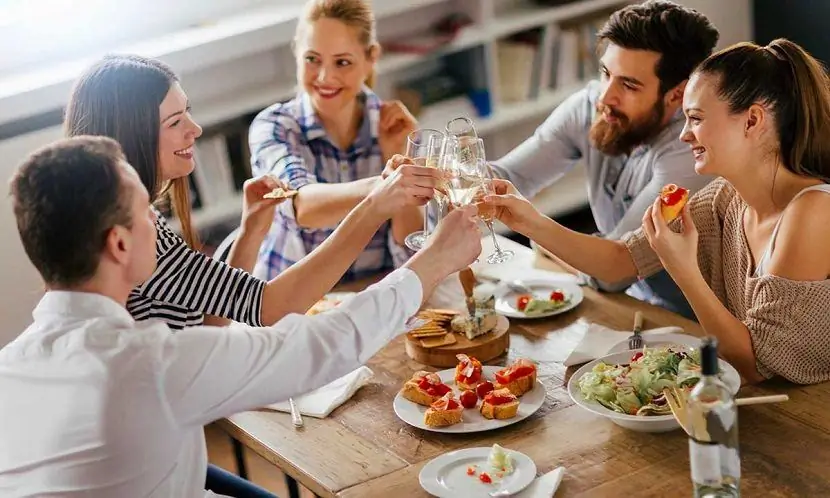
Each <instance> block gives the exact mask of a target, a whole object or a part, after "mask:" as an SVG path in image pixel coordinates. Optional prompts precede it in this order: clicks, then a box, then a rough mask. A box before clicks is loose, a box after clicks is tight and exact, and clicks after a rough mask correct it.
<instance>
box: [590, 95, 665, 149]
mask: <svg viewBox="0 0 830 498" xmlns="http://www.w3.org/2000/svg"><path fill="white" fill-rule="evenodd" d="M665 109H666V106H665V104H664V103H663V99H659V98H658V99H657V102H655V104H654V106H653V107H652V108H651V111H650V112H649V113H648V115H647V116H645V117H644V118H642V119H640V120H638V121H635V122H632V121H631V120H630V119H629V117H628V116H626V115H625V114H622V113H621V112H619V111H616V110H614V109H613V108H610V107H608V106H606V105H604V104H600V103H597V116H596V118H595V119H594V123H593V124H592V125H591V131H590V134H589V136H590V138H591V143H593V144H594V147H596V149H597V150H599V151H600V152H602V153H603V154H606V155H609V156H619V155H622V154H629V153H631V150H632V149H634V147H636V146H638V145H640V144H643V143H645V142H647V141H648V140H650V139H651V138H653V137H654V136H655V135H657V134H658V133H660V131H661V130H662V129H663V113H664V112H665ZM603 112H605V113H607V114H610V115H611V116H613V117H615V118H617V122H616V123H609V122H607V121H606V120H605V119H604V118H603V117H602V115H603Z"/></svg>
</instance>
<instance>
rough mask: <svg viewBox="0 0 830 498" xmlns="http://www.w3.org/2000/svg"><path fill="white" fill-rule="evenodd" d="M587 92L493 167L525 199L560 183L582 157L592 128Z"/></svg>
mask: <svg viewBox="0 0 830 498" xmlns="http://www.w3.org/2000/svg"><path fill="white" fill-rule="evenodd" d="M590 119H591V116H590V102H589V98H588V89H587V88H586V89H583V90H580V91H579V92H577V93H575V94H573V95H571V96H570V97H569V98H568V99H566V100H565V101H564V102H562V104H560V105H559V106H558V107H557V108H556V109H554V111H553V112H552V113H551V115H550V116H548V118H547V119H546V120H545V121H544V123H542V124H541V125H540V126H539V127H538V128H537V129H536V132H535V133H534V134H533V135H532V136H530V137H529V138H528V139H527V140H525V141H524V142H522V143H521V144H519V146H518V147H516V148H515V149H513V150H511V151H510V152H508V153H507V155H505V156H504V157H502V158H501V159H498V160H497V161H494V162H493V163H492V164H491V165H490V166H491V168H492V170H493V172H494V174H495V176H498V177H499V178H504V179H507V180H510V182H511V183H513V184H514V185H515V186H516V188H517V189H518V190H519V192H521V193H522V195H524V196H525V197H528V198H532V197H533V196H535V195H536V194H537V193H539V192H540V191H541V190H542V189H544V188H545V187H547V186H549V185H551V184H553V183H554V182H556V181H557V180H559V179H560V178H561V177H562V176H563V175H565V173H567V172H568V171H570V170H571V169H572V168H573V167H574V165H575V164H576V162H577V161H578V160H579V159H580V158H581V157H582V151H581V150H580V148H579V144H580V143H581V142H582V141H584V140H586V139H587V130H588V126H589V125H590Z"/></svg>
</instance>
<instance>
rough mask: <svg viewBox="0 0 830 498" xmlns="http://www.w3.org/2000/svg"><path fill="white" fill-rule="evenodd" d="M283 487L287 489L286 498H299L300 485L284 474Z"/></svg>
mask: <svg viewBox="0 0 830 498" xmlns="http://www.w3.org/2000/svg"><path fill="white" fill-rule="evenodd" d="M285 485H286V487H288V498H300V485H299V484H297V480H296V479H294V478H293V477H291V476H289V475H288V474H285Z"/></svg>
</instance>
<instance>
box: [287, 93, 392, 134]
mask: <svg viewBox="0 0 830 498" xmlns="http://www.w3.org/2000/svg"><path fill="white" fill-rule="evenodd" d="M358 98H359V99H362V100H363V102H364V104H363V123H362V124H361V125H360V130H359V131H358V134H357V139H356V140H355V144H354V145H355V147H357V148H360V147H364V146H371V145H372V144H373V143H374V142H375V141H377V138H378V125H379V122H380V98H379V97H378V96H377V95H376V94H375V92H373V91H372V90H371V89H370V88H369V87H367V86H366V85H364V86H363V88H361V91H360V93H359V94H358ZM300 127H301V128H302V131H303V133H304V134H305V137H306V140H308V141H312V140H317V139H321V138H326V129H325V128H323V124H322V123H321V122H320V119H319V118H318V117H317V113H316V112H315V111H314V106H313V105H312V103H311V97H310V96H309V95H308V93H307V92H301V93H300Z"/></svg>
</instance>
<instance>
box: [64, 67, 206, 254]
mask: <svg viewBox="0 0 830 498" xmlns="http://www.w3.org/2000/svg"><path fill="white" fill-rule="evenodd" d="M177 81H178V77H177V76H176V74H175V73H174V72H173V70H172V69H170V67H168V66H167V65H166V64H164V63H162V62H160V61H157V60H154V59H149V58H146V57H141V56H137V55H108V56H106V57H104V58H103V59H101V60H100V61H98V62H97V63H95V64H94V65H93V66H92V67H90V68H89V69H87V70H86V71H85V72H84V73H83V74H82V75H81V77H80V78H79V79H78V80H77V81H76V82H75V85H74V87H73V89H72V94H71V95H70V97H69V104H68V105H67V107H66V117H65V120H64V132H65V134H66V136H68V137H73V136H78V135H101V136H106V137H110V138H113V139H115V140H117V141H118V143H119V144H121V148H122V150H123V151H124V155H125V156H126V157H127V161H128V162H129V163H130V164H131V165H132V166H133V167H134V168H135V169H136V171H137V172H138V176H139V177H140V178H141V182H142V183H143V184H144V187H145V188H146V189H147V192H149V193H150V202H153V203H156V202H158V201H159V200H160V199H163V198H164V197H165V196H166V195H167V194H168V193H169V194H170V197H171V199H172V205H173V213H174V214H175V215H176V217H177V218H179V220H180V221H181V226H182V232H183V234H184V239H185V240H186V241H187V243H188V244H189V245H190V246H191V247H195V246H196V244H197V243H198V242H197V237H196V234H195V232H194V231H193V229H192V227H191V224H190V184H189V182H188V179H187V177H183V178H176V179H175V180H172V181H171V182H169V184H163V183H162V182H161V179H160V176H159V167H158V163H159V160H158V149H159V127H160V126H161V124H160V116H159V106H160V105H161V103H162V101H163V100H164V98H165V97H166V96H167V92H169V91H170V87H171V86H172V85H173V83H175V82H177Z"/></svg>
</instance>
